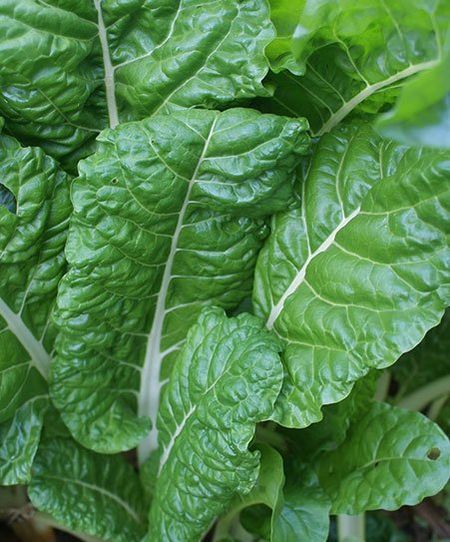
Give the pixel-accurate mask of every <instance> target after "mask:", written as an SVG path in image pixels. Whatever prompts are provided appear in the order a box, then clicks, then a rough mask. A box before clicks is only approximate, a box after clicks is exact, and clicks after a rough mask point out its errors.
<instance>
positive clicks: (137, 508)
mask: <svg viewBox="0 0 450 542" xmlns="http://www.w3.org/2000/svg"><path fill="white" fill-rule="evenodd" d="M28 493H29V496H30V499H31V502H32V503H33V505H34V506H35V507H36V508H37V509H38V510H41V511H43V512H47V513H49V514H50V515H51V516H52V517H53V518H55V519H56V521H58V522H61V524H62V525H64V526H67V527H69V528H70V529H73V530H74V531H80V532H82V533H86V534H91V535H94V536H98V537H100V538H101V539H103V540H114V542H139V541H140V540H141V538H142V536H143V534H144V533H145V530H146V519H145V513H146V506H145V505H146V501H145V498H144V496H143V492H142V489H141V486H140V483H139V478H138V475H137V474H136V473H135V472H134V470H133V468H132V466H131V465H130V464H128V463H127V462H126V461H125V460H124V459H123V458H122V457H120V456H101V455H97V454H95V453H94V452H91V451H89V450H86V449H84V448H82V447H81V446H79V445H78V444H76V443H75V442H74V441H73V440H72V439H70V438H61V437H59V438H58V437H56V438H52V439H43V441H42V443H41V445H40V446H39V450H38V453H37V455H36V459H35V461H34V464H33V476H32V479H31V482H30V485H29V490H28Z"/></svg>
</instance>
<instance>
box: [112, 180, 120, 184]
mask: <svg viewBox="0 0 450 542" xmlns="http://www.w3.org/2000/svg"><path fill="white" fill-rule="evenodd" d="M118 182H119V181H118V180H117V179H113V180H112V181H111V184H117V183H118Z"/></svg>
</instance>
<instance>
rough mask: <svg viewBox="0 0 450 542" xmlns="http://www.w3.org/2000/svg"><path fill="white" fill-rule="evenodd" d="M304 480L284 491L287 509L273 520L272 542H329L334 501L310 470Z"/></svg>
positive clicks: (305, 474)
mask: <svg viewBox="0 0 450 542" xmlns="http://www.w3.org/2000/svg"><path fill="white" fill-rule="evenodd" d="M288 476H289V473H288ZM303 477H304V479H300V480H292V481H291V482H290V483H288V484H287V487H285V489H284V495H283V506H282V507H281V508H280V509H279V511H278V513H277V514H276V515H275V517H274V519H273V527H272V538H271V542H297V541H298V540H308V542H325V541H326V540H327V539H328V531H329V527H330V518H329V512H330V500H329V499H328V497H327V495H326V494H325V492H324V491H323V490H322V489H321V488H320V486H319V484H318V483H317V479H316V477H315V476H313V474H312V473H310V472H309V471H308V470H307V469H305V470H304V471H303Z"/></svg>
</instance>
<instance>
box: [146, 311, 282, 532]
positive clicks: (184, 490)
mask: <svg viewBox="0 0 450 542" xmlns="http://www.w3.org/2000/svg"><path fill="white" fill-rule="evenodd" d="M278 351H279V343H278V341H276V340H275V339H274V338H273V337H271V336H270V334H269V333H268V332H267V331H266V330H264V328H263V322H261V321H260V320H258V319H257V318H255V317H253V316H250V315H247V314H241V315H240V316H238V317H237V318H234V319H227V318H226V316H225V315H224V313H223V311H222V310H218V309H215V308H208V309H205V310H204V311H203V312H202V314H201V315H200V318H199V320H198V323H197V324H196V325H195V326H194V327H192V329H191V330H190V331H189V334H188V338H187V341H186V344H185V346H184V348H183V350H182V351H181V353H180V354H179V357H178V358H177V361H176V362H175V366H174V368H173V372H172V377H171V379H170V382H169V385H168V387H167V390H166V392H165V394H164V397H163V400H162V404H161V408H160V410H159V415H158V422H157V424H158V430H159V433H160V448H159V466H158V481H157V484H156V490H155V497H154V499H153V502H152V506H151V510H150V516H149V526H150V532H149V536H148V540H149V541H153V540H167V541H171V540H173V541H178V540H186V541H188V540H192V541H195V540H198V539H199V538H200V537H201V535H202V534H203V533H204V532H205V531H206V530H207V529H208V527H209V525H210V523H211V521H212V520H214V518H215V517H216V516H217V515H218V514H219V513H221V512H222V511H224V510H225V509H226V506H227V504H228V503H229V502H230V501H231V500H232V498H233V497H234V496H235V495H237V494H246V493H248V492H249V491H250V490H251V489H252V487H253V486H254V484H255V482H256V479H257V476H258V467H259V454H258V453H254V452H249V451H248V450H247V447H248V444H249V442H250V440H251V439H252V436H253V433H254V430H255V424H256V423H257V422H260V421H263V420H266V419H267V418H268V417H269V416H270V414H271V412H272V410H273V405H274V403H275V400H276V398H277V395H278V393H279V391H280V388H281V383H282V378H283V371H282V366H281V362H280V359H279V356H278Z"/></svg>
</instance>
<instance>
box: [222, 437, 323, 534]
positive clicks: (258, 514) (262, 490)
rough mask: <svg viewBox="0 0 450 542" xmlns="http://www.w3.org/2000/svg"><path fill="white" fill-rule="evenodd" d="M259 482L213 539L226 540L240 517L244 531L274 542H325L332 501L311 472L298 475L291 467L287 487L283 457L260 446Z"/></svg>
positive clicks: (237, 501)
mask: <svg viewBox="0 0 450 542" xmlns="http://www.w3.org/2000/svg"><path fill="white" fill-rule="evenodd" d="M258 450H259V451H260V452H261V467H260V470H259V476H258V480H257V482H256V484H255V486H254V487H253V489H252V490H251V491H250V493H248V494H247V495H243V496H242V495H240V496H238V497H237V498H236V499H235V500H234V501H233V502H232V503H231V505H230V510H229V512H228V513H227V515H226V516H225V517H224V518H222V519H221V520H219V522H218V525H217V527H216V530H215V533H214V536H215V538H216V539H217V540H222V539H226V535H227V534H228V533H229V532H230V533H231V534H232V533H233V529H234V524H235V520H237V518H238V517H239V520H240V522H241V523H242V525H243V526H244V527H245V529H246V530H247V531H249V532H251V533H252V534H254V535H259V536H262V537H263V538H264V539H265V540H271V541H272V542H296V541H297V540H308V541H310V542H324V541H325V540H326V538H327V535H328V530H329V510H330V501H329V499H328V497H327V495H326V494H325V493H324V491H323V490H322V489H321V488H320V487H319V484H318V479H317V476H316V475H315V474H314V472H313V471H312V470H311V469H310V468H303V469H302V470H301V471H300V472H299V473H298V472H294V471H293V470H291V469H290V468H289V467H288V469H287V470H288V472H287V474H288V476H289V479H290V482H289V480H288V481H287V483H286V484H285V476H284V466H283V457H282V456H281V455H280V454H279V453H278V452H277V451H276V450H274V449H273V448H271V447H270V446H267V445H259V446H258Z"/></svg>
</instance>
